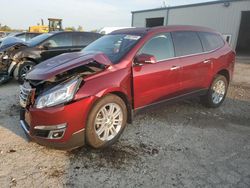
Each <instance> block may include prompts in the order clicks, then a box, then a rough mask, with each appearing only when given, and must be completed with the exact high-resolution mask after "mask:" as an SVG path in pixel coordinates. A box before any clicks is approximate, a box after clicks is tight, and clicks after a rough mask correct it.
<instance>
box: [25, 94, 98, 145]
mask: <svg viewBox="0 0 250 188" xmlns="http://www.w3.org/2000/svg"><path fill="white" fill-rule="evenodd" d="M94 98H95V97H87V98H84V99H82V100H80V101H76V102H73V103H70V104H68V105H60V106H56V107H50V108H44V109H36V108H29V109H28V110H27V112H26V117H27V116H29V118H28V119H29V124H30V125H31V129H30V136H31V137H33V131H34V127H35V126H41V125H45V126H53V125H58V124H62V123H67V128H66V132H65V134H64V137H63V139H60V140H56V139H51V140H49V139H46V140H48V141H50V142H67V140H69V139H70V137H71V136H72V134H73V133H75V132H77V131H79V130H81V129H84V128H85V123H86V119H87V114H88V112H89V110H90V107H91V105H92V103H93V101H94V100H95V99H94ZM36 139H43V138H36ZM43 140H44V139H43Z"/></svg>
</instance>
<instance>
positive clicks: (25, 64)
mask: <svg viewBox="0 0 250 188" xmlns="http://www.w3.org/2000/svg"><path fill="white" fill-rule="evenodd" d="M35 65H36V64H35V63H34V62H33V61H22V62H20V64H19V65H18V66H17V67H16V69H15V71H14V77H15V79H16V80H17V81H18V83H19V84H23V82H24V78H25V76H26V74H27V72H29V71H30V70H31V69H32V68H33V67H34V66H35Z"/></svg>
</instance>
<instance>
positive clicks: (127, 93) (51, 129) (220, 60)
mask: <svg viewBox="0 0 250 188" xmlns="http://www.w3.org/2000/svg"><path fill="white" fill-rule="evenodd" d="M234 62H235V53H234V52H233V51H232V49H231V48H230V47H229V45H228V44H227V43H226V42H225V41H224V40H223V39H222V36H221V35H220V34H219V33H217V32H216V31H213V30H211V29H208V28H203V27H195V26H168V27H156V28H132V29H123V30H118V31H114V32H112V33H111V34H109V35H106V36H103V37H101V38H100V39H98V40H97V41H95V42H93V43H91V44H90V45H89V46H87V47H86V48H85V49H84V50H83V51H81V52H77V53H68V54H63V55H60V56H57V57H55V58H52V59H49V60H47V61H44V62H42V63H40V64H39V65H37V66H36V67H35V68H34V69H33V70H31V71H30V72H29V73H28V74H27V76H26V81H25V83H24V84H23V85H22V86H21V88H20V90H21V91H20V104H21V106H22V109H21V113H20V116H21V120H20V123H21V126H22V128H23V129H24V130H25V132H26V133H27V135H28V136H29V137H30V138H31V139H33V140H35V141H36V142H38V143H40V144H42V145H46V146H51V147H56V148H61V149H72V148H76V147H79V146H82V145H84V144H85V143H87V144H88V145H90V146H92V147H94V148H102V147H106V146H109V145H111V144H113V143H114V142H115V141H116V140H117V139H118V138H119V136H120V135H121V133H122V132H123V130H124V128H125V126H126V124H127V123H131V120H132V114H133V112H134V111H136V110H138V109H142V108H144V107H147V106H151V105H155V104H159V103H162V102H166V101H170V100H172V99H179V98H183V97H188V96H194V95H197V96H200V97H201V101H202V102H203V103H204V104H205V105H206V106H208V107H213V108H214V107H218V106H220V105H221V104H222V102H223V101H224V99H225V96H226V93H227V88H228V84H229V81H230V80H231V78H232V73H233V68H234Z"/></svg>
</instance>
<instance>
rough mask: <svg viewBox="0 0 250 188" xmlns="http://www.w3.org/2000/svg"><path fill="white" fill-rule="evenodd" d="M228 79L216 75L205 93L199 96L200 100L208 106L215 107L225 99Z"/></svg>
mask: <svg viewBox="0 0 250 188" xmlns="http://www.w3.org/2000/svg"><path fill="white" fill-rule="evenodd" d="M227 89H228V81H227V79H226V77H225V76H223V75H216V77H215V78H214V80H213V82H212V84H211V86H210V88H209V90H208V92H207V94H206V95H204V96H202V97H201V102H202V103H203V105H204V106H206V107H208V108H217V107H219V106H220V105H221V104H222V103H223V101H224V100H225V97H226V94H227Z"/></svg>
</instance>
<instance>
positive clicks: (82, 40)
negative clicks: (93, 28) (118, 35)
mask: <svg viewBox="0 0 250 188" xmlns="http://www.w3.org/2000/svg"><path fill="white" fill-rule="evenodd" d="M94 40H95V38H94V36H93V35H92V34H91V33H76V34H74V35H73V46H84V47H85V46H88V45H89V44H90V43H91V42H93V41H94Z"/></svg>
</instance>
